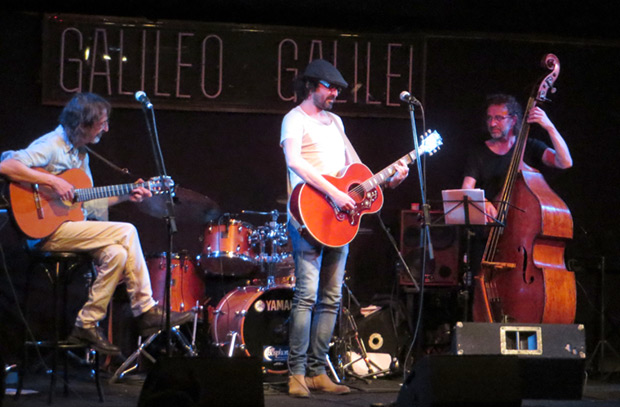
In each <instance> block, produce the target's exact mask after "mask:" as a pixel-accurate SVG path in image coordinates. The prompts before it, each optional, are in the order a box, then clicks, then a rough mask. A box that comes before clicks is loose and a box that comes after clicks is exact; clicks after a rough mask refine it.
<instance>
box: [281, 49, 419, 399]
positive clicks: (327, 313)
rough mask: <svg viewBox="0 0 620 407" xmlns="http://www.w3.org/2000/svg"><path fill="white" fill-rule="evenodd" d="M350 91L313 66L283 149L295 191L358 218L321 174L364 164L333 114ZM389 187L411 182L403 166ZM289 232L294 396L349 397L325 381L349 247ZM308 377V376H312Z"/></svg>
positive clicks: (323, 67)
mask: <svg viewBox="0 0 620 407" xmlns="http://www.w3.org/2000/svg"><path fill="white" fill-rule="evenodd" d="M347 86H348V84H347V82H346V81H345V80H344V78H343V77H342V75H341V73H340V72H339V71H338V70H337V69H336V68H335V67H334V66H333V65H332V64H330V63H329V62H327V61H325V60H315V61H312V62H311V63H310V64H309V65H308V66H307V67H306V69H305V71H304V73H303V74H302V75H300V76H299V77H298V78H296V79H295V82H294V87H295V94H296V95H297V100H301V103H300V104H299V105H298V106H297V107H295V108H294V109H292V110H291V111H290V112H289V113H288V114H287V115H286V116H285V117H284V120H283V122H282V132H281V137H280V145H281V147H282V148H283V150H284V155H285V158H286V165H287V167H288V176H289V185H288V186H289V191H293V188H294V187H295V186H296V185H297V184H299V183H301V182H305V183H306V184H308V185H310V186H312V187H313V188H316V189H317V190H318V191H320V192H321V193H322V194H324V196H326V197H328V198H329V199H331V202H332V204H333V205H334V206H336V207H337V208H338V209H339V210H341V211H352V210H354V209H355V208H356V205H357V202H356V201H355V199H353V197H352V196H350V195H349V194H347V192H346V191H341V190H340V189H338V188H337V187H336V186H334V185H333V184H332V183H330V182H329V181H328V180H326V178H325V177H324V176H323V175H332V176H333V175H336V174H337V173H338V172H339V171H340V170H342V169H344V168H345V167H347V166H348V165H350V164H352V163H355V162H359V158H358V157H357V154H356V153H355V150H354V149H353V147H352V146H351V145H350V143H349V140H348V139H347V137H346V135H345V133H344V128H343V124H342V120H341V119H340V117H339V116H337V115H335V114H333V113H330V112H328V110H331V108H332V107H333V104H334V101H335V99H336V97H337V96H338V94H339V93H340V91H341V89H342V88H346V87H347ZM394 169H395V173H393V174H392V175H391V178H390V179H389V180H387V182H386V183H387V184H388V185H389V186H390V187H392V188H394V187H396V186H397V185H398V184H400V183H401V182H402V181H403V179H405V177H406V176H407V175H408V172H409V170H408V167H407V165H406V164H405V163H404V162H400V161H399V162H398V163H396V164H395V167H394ZM288 230H289V234H290V238H291V242H292V244H293V255H294V259H295V278H296V283H295V293H294V296H293V307H292V310H291V322H290V328H289V358H288V364H289V382H288V386H289V389H288V392H289V394H290V395H291V396H294V397H309V396H310V390H319V391H325V392H329V393H336V394H345V393H349V392H350V389H349V388H348V387H347V386H344V385H339V384H335V383H334V382H332V381H331V379H330V378H329V377H328V376H327V375H326V373H325V372H326V370H325V366H326V359H325V357H326V354H327V351H328V350H329V342H330V340H331V337H332V333H333V330H334V326H335V323H336V316H337V314H338V307H339V305H340V297H341V291H342V280H343V278H344V270H345V264H346V260H347V254H348V252H349V249H348V244H345V245H341V246H338V247H330V246H327V245H322V244H320V243H318V242H316V241H314V239H311V238H307V235H306V234H304V235H302V234H301V232H300V230H301V225H300V224H299V223H298V222H297V221H295V219H294V218H293V216H291V214H290V212H289V224H288ZM306 375H307V376H306Z"/></svg>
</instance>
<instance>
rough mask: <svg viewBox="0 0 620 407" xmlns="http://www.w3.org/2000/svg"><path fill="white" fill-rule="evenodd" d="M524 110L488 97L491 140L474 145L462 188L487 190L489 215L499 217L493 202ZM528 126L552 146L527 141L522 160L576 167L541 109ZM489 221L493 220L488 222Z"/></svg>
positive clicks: (476, 256) (476, 251)
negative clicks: (535, 128)
mask: <svg viewBox="0 0 620 407" xmlns="http://www.w3.org/2000/svg"><path fill="white" fill-rule="evenodd" d="M522 115H523V109H522V108H521V105H520V104H519V102H518V101H517V100H516V99H515V98H514V97H513V96H511V95H507V94H494V95H489V96H487V109H486V127H487V131H488V132H489V135H490V138H489V139H487V140H486V141H485V142H484V143H481V144H479V145H476V146H473V147H472V149H471V150H470V152H469V154H468V157H467V162H466V165H465V171H464V178H463V184H462V188H463V189H473V188H480V189H483V190H485V197H486V198H487V200H486V202H485V211H486V214H487V215H489V217H491V218H496V217H497V209H496V207H495V205H494V204H493V203H492V202H491V200H493V199H495V198H496V197H497V196H498V194H499V193H500V191H501V188H502V184H503V183H504V178H505V177H506V173H507V172H508V167H509V165H510V161H511V157H512V153H513V150H514V145H515V141H516V138H517V136H518V134H519V131H520V125H521V120H522ZM527 122H528V123H537V124H539V125H540V127H542V128H543V129H544V130H545V131H546V132H547V134H548V135H549V138H550V140H551V143H552V145H553V147H549V146H548V145H547V144H545V143H544V142H542V141H541V140H538V139H533V138H528V141H527V144H526V146H525V152H524V156H523V161H524V163H525V164H527V165H530V166H532V167H534V168H537V167H538V168H540V166H541V164H543V165H546V166H548V167H551V168H557V169H568V168H570V167H572V165H573V159H572V158H571V155H570V151H569V149H568V146H567V144H566V142H565V141H564V138H563V137H562V135H561V134H560V132H559V131H558V130H557V129H556V127H555V125H554V124H553V123H552V122H551V120H550V119H549V117H548V116H547V114H546V113H545V111H544V110H542V109H541V108H540V107H538V106H536V107H534V108H533V109H532V110H531V111H530V113H529V115H528V117H527ZM489 220H490V219H489ZM482 239H484V236H482V235H481V234H479V236H478V239H477V241H476V244H474V247H473V248H472V249H473V250H472V253H471V254H472V259H471V265H472V267H473V268H474V270H477V268H478V267H479V266H480V260H481V256H482V249H483V248H484V241H482V242H481V240H482Z"/></svg>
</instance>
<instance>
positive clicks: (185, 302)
mask: <svg viewBox="0 0 620 407" xmlns="http://www.w3.org/2000/svg"><path fill="white" fill-rule="evenodd" d="M146 265H147V267H148V269H149V276H150V277H151V288H152V290H153V298H154V299H155V300H156V301H158V302H160V303H162V304H163V302H164V292H165V289H166V253H160V254H155V255H151V256H148V257H147V259H146ZM170 271H171V280H170V308H171V309H172V311H177V312H185V311H189V310H190V309H192V307H194V306H196V302H198V304H199V305H204V303H205V301H206V293H205V284H204V282H203V281H202V279H201V277H200V276H199V274H198V273H197V272H196V268H195V267H194V262H193V261H192V259H191V258H190V257H189V256H187V255H179V254H176V253H172V255H171V261H170Z"/></svg>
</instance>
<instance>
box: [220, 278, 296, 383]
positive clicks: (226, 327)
mask: <svg viewBox="0 0 620 407" xmlns="http://www.w3.org/2000/svg"><path fill="white" fill-rule="evenodd" d="M292 304H293V289H292V288H291V287H290V286H274V287H271V288H265V287H260V286H247V287H238V288H237V289H236V290H234V291H231V292H230V293H228V294H227V295H226V296H225V297H224V298H223V299H222V300H221V301H220V303H219V304H218V305H217V309H216V311H215V313H214V314H215V317H214V320H213V326H212V331H211V333H212V335H213V340H214V342H215V344H216V345H218V346H219V347H220V348H222V350H223V351H224V352H226V353H228V352H229V351H230V346H231V343H232V342H233V341H234V344H233V345H234V349H233V353H236V354H239V353H241V354H245V355H246V356H254V357H260V358H261V359H262V361H263V366H264V367H265V369H266V370H267V371H268V372H270V373H286V372H287V359H288V349H289V348H288V327H289V323H288V320H289V315H290V312H291V307H292Z"/></svg>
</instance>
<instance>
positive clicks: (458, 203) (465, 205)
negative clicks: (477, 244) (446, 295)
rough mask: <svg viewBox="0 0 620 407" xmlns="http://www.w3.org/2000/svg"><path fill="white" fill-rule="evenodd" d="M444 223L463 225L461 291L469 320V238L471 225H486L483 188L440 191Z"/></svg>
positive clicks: (470, 276)
mask: <svg viewBox="0 0 620 407" xmlns="http://www.w3.org/2000/svg"><path fill="white" fill-rule="evenodd" d="M441 196H442V198H443V208H444V217H445V223H446V224H447V225H463V226H465V233H466V244H465V256H464V258H463V268H464V273H463V276H464V278H463V283H464V290H463V291H462V292H461V293H462V295H463V296H464V297H465V298H464V302H465V310H464V312H465V315H464V320H466V321H469V320H471V318H470V315H471V312H470V308H471V304H470V299H471V297H472V279H473V276H472V271H471V262H470V260H471V238H472V237H473V236H474V235H475V234H474V232H473V230H472V225H482V226H484V225H486V224H487V216H488V215H487V214H486V212H485V210H484V204H485V202H486V201H485V198H484V190H483V189H447V190H443V191H441Z"/></svg>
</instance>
